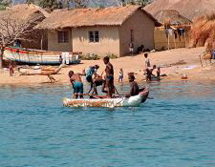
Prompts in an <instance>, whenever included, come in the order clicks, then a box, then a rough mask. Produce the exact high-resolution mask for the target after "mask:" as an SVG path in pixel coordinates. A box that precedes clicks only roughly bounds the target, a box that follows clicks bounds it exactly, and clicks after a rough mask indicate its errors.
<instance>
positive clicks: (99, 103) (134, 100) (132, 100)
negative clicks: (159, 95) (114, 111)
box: [63, 89, 149, 108]
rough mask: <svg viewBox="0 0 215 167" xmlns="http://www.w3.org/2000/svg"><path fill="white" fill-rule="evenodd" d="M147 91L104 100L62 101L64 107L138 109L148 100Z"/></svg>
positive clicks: (66, 99) (68, 99)
mask: <svg viewBox="0 0 215 167" xmlns="http://www.w3.org/2000/svg"><path fill="white" fill-rule="evenodd" d="M148 95H149V90H148V89H145V90H143V91H141V92H140V93H139V94H138V95H136V96H131V97H129V98H126V97H117V98H104V99H70V98H64V99H63V106H64V107H108V108H114V107H138V106H139V105H140V104H141V103H144V102H145V101H146V99H147V98H148Z"/></svg>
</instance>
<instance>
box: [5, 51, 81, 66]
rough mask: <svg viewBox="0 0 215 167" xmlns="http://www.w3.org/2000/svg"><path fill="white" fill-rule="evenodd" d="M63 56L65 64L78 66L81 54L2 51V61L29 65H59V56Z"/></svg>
mask: <svg viewBox="0 0 215 167" xmlns="http://www.w3.org/2000/svg"><path fill="white" fill-rule="evenodd" d="M62 53H63V54H65V63H66V64H78V63H80V62H81V59H80V55H81V53H78V52H77V53H74V52H56V51H45V50H35V49H22V48H9V47H6V48H5V51H4V59H7V60H12V61H15V62H17V63H20V64H29V65H36V64H40V65H59V64H61V62H60V55H62Z"/></svg>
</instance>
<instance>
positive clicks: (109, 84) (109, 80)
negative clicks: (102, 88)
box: [103, 56, 114, 98]
mask: <svg viewBox="0 0 215 167" xmlns="http://www.w3.org/2000/svg"><path fill="white" fill-rule="evenodd" d="M103 62H104V64H105V65H106V68H105V73H106V77H105V82H106V88H107V96H108V97H109V98H111V97H112V94H113V91H114V69H113V65H112V64H111V63H110V59H109V57H108V56H106V57H104V58H103Z"/></svg>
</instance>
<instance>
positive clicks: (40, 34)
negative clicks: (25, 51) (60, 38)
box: [0, 4, 49, 49]
mask: <svg viewBox="0 0 215 167" xmlns="http://www.w3.org/2000/svg"><path fill="white" fill-rule="evenodd" d="M48 16H49V13H48V12H46V11H45V10H43V9H42V8H40V7H38V6H36V5H33V4H30V5H28V4H20V5H15V6H13V7H11V8H7V9H6V10H3V11H1V12H0V20H1V21H3V22H4V21H5V22H8V24H11V25H10V26H8V30H4V31H5V33H10V32H12V30H10V29H11V28H17V27H16V26H17V25H19V26H20V27H21V26H23V27H24V26H25V25H24V24H29V27H28V29H29V31H28V32H29V33H26V34H22V32H21V31H20V34H21V36H20V35H19V34H13V35H17V36H18V35H19V38H20V40H19V43H20V46H21V47H22V48H30V49H47V36H46V34H45V32H44V31H42V30H34V29H33V28H34V27H35V26H36V25H37V24H38V23H40V22H41V21H42V20H44V19H45V18H46V17H48ZM6 20H7V21H6ZM2 24H3V23H2ZM4 26H5V25H4ZM5 27H6V26H5ZM6 28H7V27H6ZM20 30H21V29H20Z"/></svg>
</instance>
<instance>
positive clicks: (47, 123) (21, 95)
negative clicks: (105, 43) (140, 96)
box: [0, 82, 215, 167]
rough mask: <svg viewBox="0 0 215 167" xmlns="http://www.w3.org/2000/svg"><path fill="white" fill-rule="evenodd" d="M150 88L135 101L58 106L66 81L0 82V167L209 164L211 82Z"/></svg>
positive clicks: (214, 140) (213, 149)
mask: <svg viewBox="0 0 215 167" xmlns="http://www.w3.org/2000/svg"><path fill="white" fill-rule="evenodd" d="M120 89H121V91H126V90H127V89H128V86H123V87H119V90H120ZM150 89H151V92H150V99H149V100H148V101H147V102H146V103H144V104H143V105H142V106H141V107H138V108H115V109H106V108H63V107H62V103H61V98H62V97H65V96H67V97H69V96H70V92H69V91H70V88H69V86H48V85H46V86H45V85H43V86H37V87H15V86H1V87H0V167H182V166H186V167H210V166H215V84H214V83H190V82H170V83H153V84H151V88H150Z"/></svg>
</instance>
